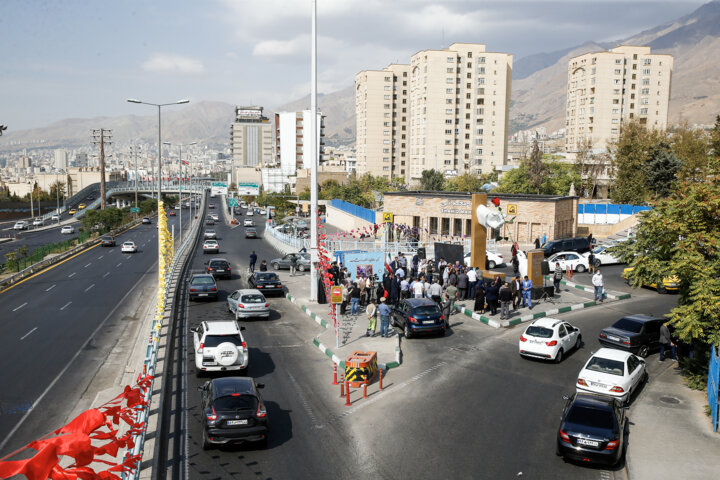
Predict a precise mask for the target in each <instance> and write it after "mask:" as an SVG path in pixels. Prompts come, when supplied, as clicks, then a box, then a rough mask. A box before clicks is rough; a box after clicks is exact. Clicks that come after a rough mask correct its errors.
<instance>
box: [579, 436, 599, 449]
mask: <svg viewBox="0 0 720 480" xmlns="http://www.w3.org/2000/svg"><path fill="white" fill-rule="evenodd" d="M577 444H578V445H587V446H589V447H597V446H598V445H600V442H596V441H595V440H585V439H584V438H578V439H577Z"/></svg>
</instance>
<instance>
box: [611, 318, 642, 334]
mask: <svg viewBox="0 0 720 480" xmlns="http://www.w3.org/2000/svg"><path fill="white" fill-rule="evenodd" d="M613 328H617V329H618V330H625V331H627V332H632V333H640V330H642V323H640V322H637V321H635V320H631V319H629V318H621V319H620V320H618V321H617V322H615V323H614V324H613Z"/></svg>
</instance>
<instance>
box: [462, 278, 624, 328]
mask: <svg viewBox="0 0 720 480" xmlns="http://www.w3.org/2000/svg"><path fill="white" fill-rule="evenodd" d="M561 283H564V284H565V285H567V286H568V287H572V288H577V289H578V290H584V291H586V292H590V293H595V290H594V289H592V288H589V287H584V286H582V285H578V284H575V283H572V282H566V281H562V282H561ZM607 297H608V298H610V299H613V300H615V301H620V300H627V299H628V298H630V294H629V293H625V294H609V293H607ZM596 305H598V302H596V301H594V300H592V301H589V302H583V303H578V304H575V305H570V306H567V307H560V308H553V309H551V310H548V311H546V312H537V313H528V314H527V315H523V316H521V317H519V318H514V319H512V320H503V321H497V320H493V319H491V318H487V317H484V316H482V315H480V314H479V313H475V312H473V311H472V310H469V309H467V308H465V307H463V306H460V305H455V310H457V311H458V312H461V313H463V314H464V315H465V316H467V317H470V318H472V319H473V320H477V321H479V322H482V323H484V324H486V325H488V326H490V327H493V328H507V327H512V326H515V325H519V324H521V323H524V322H529V321H531V320H535V319H538V318H542V317H549V316H551V315H557V314H560V313H567V312H574V311H576V310H583V309H585V308H589V307H594V306H596Z"/></svg>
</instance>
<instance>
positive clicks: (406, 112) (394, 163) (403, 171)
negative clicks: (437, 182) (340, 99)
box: [355, 43, 513, 183]
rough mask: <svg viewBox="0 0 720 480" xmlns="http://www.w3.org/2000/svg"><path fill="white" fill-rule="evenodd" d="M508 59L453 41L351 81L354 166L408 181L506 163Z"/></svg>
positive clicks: (486, 169) (484, 169)
mask: <svg viewBox="0 0 720 480" xmlns="http://www.w3.org/2000/svg"><path fill="white" fill-rule="evenodd" d="M512 59H513V58H512V55H510V54H507V53H495V52H487V51H486V50H485V45H482V44H472V43H454V44H452V45H450V46H449V47H448V48H445V49H442V50H422V51H420V52H418V53H416V54H415V55H413V56H412V57H411V59H410V65H390V66H389V67H387V68H386V69H384V70H372V71H370V70H368V71H362V72H360V73H359V74H358V75H357V77H356V85H355V87H356V95H355V108H356V115H357V168H358V173H364V172H365V171H368V172H370V173H372V174H374V175H386V176H387V175H388V173H390V175H392V176H393V177H405V178H406V180H407V181H408V182H409V183H415V182H417V181H418V180H419V178H420V177H421V174H422V171H423V170H432V169H435V170H438V171H441V172H444V173H445V174H446V175H460V174H463V173H488V172H492V171H494V170H498V169H501V168H502V166H503V165H504V164H505V162H506V158H507V132H508V123H509V113H510V93H511V83H512Z"/></svg>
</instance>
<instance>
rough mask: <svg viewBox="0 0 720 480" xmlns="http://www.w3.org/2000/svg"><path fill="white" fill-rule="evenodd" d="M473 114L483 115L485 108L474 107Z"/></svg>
mask: <svg viewBox="0 0 720 480" xmlns="http://www.w3.org/2000/svg"><path fill="white" fill-rule="evenodd" d="M475 114H476V115H484V114H485V109H484V108H476V109H475Z"/></svg>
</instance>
